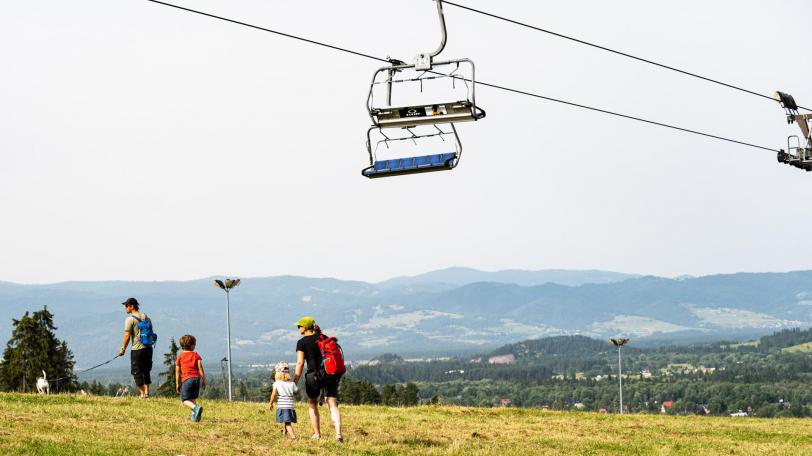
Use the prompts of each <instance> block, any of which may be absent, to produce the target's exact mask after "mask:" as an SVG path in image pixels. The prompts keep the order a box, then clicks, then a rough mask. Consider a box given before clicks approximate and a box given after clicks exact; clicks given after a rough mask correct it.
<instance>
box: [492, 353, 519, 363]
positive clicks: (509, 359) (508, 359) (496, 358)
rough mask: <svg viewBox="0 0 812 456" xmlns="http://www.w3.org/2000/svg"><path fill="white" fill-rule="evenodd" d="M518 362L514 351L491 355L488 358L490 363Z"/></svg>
mask: <svg viewBox="0 0 812 456" xmlns="http://www.w3.org/2000/svg"><path fill="white" fill-rule="evenodd" d="M515 362H516V357H515V356H513V353H510V354H507V355H499V356H491V357H490V358H488V363H489V364H513V363H515Z"/></svg>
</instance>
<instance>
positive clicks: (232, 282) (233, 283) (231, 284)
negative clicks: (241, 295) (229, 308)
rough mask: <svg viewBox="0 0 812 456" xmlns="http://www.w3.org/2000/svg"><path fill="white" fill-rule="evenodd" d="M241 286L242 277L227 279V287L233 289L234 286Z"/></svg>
mask: <svg viewBox="0 0 812 456" xmlns="http://www.w3.org/2000/svg"><path fill="white" fill-rule="evenodd" d="M238 286H240V279H226V288H227V289H229V290H230V289H232V288H234V287H238Z"/></svg>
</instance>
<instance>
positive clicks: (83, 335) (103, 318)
mask: <svg viewBox="0 0 812 456" xmlns="http://www.w3.org/2000/svg"><path fill="white" fill-rule="evenodd" d="M129 296H134V297H136V298H138V300H139V301H140V302H141V303H142V310H143V311H144V312H145V313H147V314H148V315H150V317H151V318H152V319H153V320H154V322H155V329H156V332H157V333H158V335H159V341H158V349H157V350H158V351H159V352H163V351H166V350H165V348H166V346H168V343H169V339H170V337H174V338H176V339H177V338H178V337H180V336H181V335H183V334H186V333H191V334H194V335H195V336H196V337H197V339H198V351H199V352H201V354H202V355H203V356H204V357H208V359H211V360H219V359H220V358H221V357H223V356H224V354H225V351H226V350H225V339H226V337H225V332H226V331H225V313H226V312H225V311H226V300H225V296H224V293H223V292H222V291H221V290H219V289H217V288H215V287H214V286H213V285H212V283H211V279H200V280H193V281H185V282H124V281H109V282H66V283H58V284H47V285H20V284H14V283H8V282H0V340H2V341H6V340H8V338H9V337H10V334H11V330H12V324H11V323H12V322H11V320H12V319H13V318H19V317H20V316H21V315H22V314H23V312H25V311H33V310H37V309H40V308H42V307H43V306H46V305H47V306H48V308H49V309H50V310H51V311H52V312H53V313H54V314H55V321H56V324H57V326H58V331H57V335H58V337H60V338H62V339H65V340H66V341H67V342H68V344H69V346H70V347H71V349H72V350H73V352H74V355H75V358H76V361H77V368H79V369H81V368H83V367H89V366H91V365H93V364H96V363H98V362H101V361H104V360H106V359H109V358H110V357H112V355H113V354H114V353H115V351H116V349H117V348H118V347H119V344H120V343H121V337H122V334H123V325H124V317H125V315H124V313H123V311H122V307H121V305H120V303H121V302H122V301H124V299H126V298H127V297H129ZM303 315H311V316H313V317H315V318H316V320H317V321H318V322H319V323H320V325H321V326H322V328H323V329H324V331H325V332H326V333H328V334H330V335H335V336H337V337H338V338H339V342H340V343H341V344H342V346H343V348H344V350H345V352H346V356H347V357H348V358H349V359H365V358H369V357H371V356H373V355H375V354H379V353H383V352H391V351H396V352H398V353H400V354H404V355H410V356H411V355H417V354H431V353H433V354H436V355H438V356H439V355H441V354H451V353H453V352H462V351H468V352H482V351H483V350H487V349H492V348H496V347H498V346H501V345H504V344H508V343H513V342H517V341H521V340H525V339H532V338H540V337H546V336H555V335H565V334H581V335H586V336H590V337H598V338H606V337H609V336H617V335H622V336H628V337H632V338H635V339H636V340H637V341H638V342H644V341H646V340H649V341H655V340H668V341H674V340H680V339H682V340H689V339H691V338H696V339H698V338H704V339H710V338H717V339H718V338H737V337H738V338H745V337H753V336H754V335H760V334H766V333H770V332H773V331H775V330H776V329H780V328H783V327H806V326H810V325H812V323H810V322H811V321H812V271H797V272H786V273H739V274H728V275H712V276H705V277H681V278H678V279H668V278H662V277H653V276H637V275H630V274H620V273H613V272H605V271H563V270H552V271H520V270H513V271H498V272H485V271H477V270H473V269H467V268H450V269H445V270H441V271H434V272H430V273H427V274H422V275H418V276H414V277H398V278H395V279H391V280H387V281H384V282H381V283H368V282H360V281H348V280H338V279H331V278H308V277H297V276H278V277H267V278H244V279H243V280H242V285H241V286H240V287H239V288H237V289H235V290H234V291H233V292H232V294H231V320H232V341H233V342H232V345H233V351H234V353H233V357H234V362H235V365H241V364H242V365H247V364H252V363H271V362H275V361H276V360H278V359H277V357H279V356H286V357H288V358H290V357H291V354H292V352H293V347H294V344H295V341H296V340H297V339H298V337H299V335H298V333H297V331H296V328H295V327H294V325H293V323H294V322H295V321H296V320H297V319H298V318H299V317H301V316H303ZM157 359H158V358H157V357H156V360H157Z"/></svg>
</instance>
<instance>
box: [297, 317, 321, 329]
mask: <svg viewBox="0 0 812 456" xmlns="http://www.w3.org/2000/svg"><path fill="white" fill-rule="evenodd" d="M315 324H316V320H314V319H313V317H302V318H300V319H299V321H297V322H296V323H294V325H296V326H301V327H303V328H312V327H313V325H315Z"/></svg>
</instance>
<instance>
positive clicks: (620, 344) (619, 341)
mask: <svg viewBox="0 0 812 456" xmlns="http://www.w3.org/2000/svg"><path fill="white" fill-rule="evenodd" d="M609 341H610V342H612V345H614V346H615V347H617V380H618V382H619V385H620V414H621V415H622V414H623V365H622V364H621V361H620V349H621V348H622V347H623V346H624V345H626V344H628V343H629V339H609Z"/></svg>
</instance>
